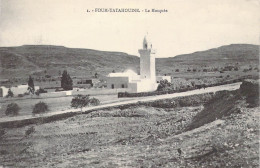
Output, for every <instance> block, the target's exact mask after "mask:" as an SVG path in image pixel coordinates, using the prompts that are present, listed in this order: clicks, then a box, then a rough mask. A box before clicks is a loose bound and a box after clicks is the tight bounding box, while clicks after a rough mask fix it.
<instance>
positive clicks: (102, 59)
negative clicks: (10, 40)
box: [0, 44, 259, 78]
mask: <svg viewBox="0 0 260 168" xmlns="http://www.w3.org/2000/svg"><path fill="white" fill-rule="evenodd" d="M248 60H253V61H258V60H259V47H258V46H257V45H251V44H231V45H227V46H222V47H219V48H214V49H210V50H206V51H200V52H195V53H191V54H184V55H178V56H176V57H170V58H158V59H156V62H157V63H156V66H157V68H158V69H161V70H162V71H163V70H164V69H169V68H172V67H173V66H176V65H177V64H178V63H179V62H185V64H188V65H190V64H192V63H194V62H196V61H197V62H199V61H208V62H209V63H210V61H215V62H216V61H220V62H223V61H236V62H247V61H248ZM64 69H67V70H68V72H69V73H70V74H71V75H72V76H89V77H90V76H93V74H94V73H96V72H97V73H98V74H101V75H107V74H108V73H110V72H112V71H113V70H115V71H123V70H125V69H133V70H135V71H136V72H139V57H137V56H134V55H128V54H126V53H123V52H108V51H97V50H91V49H77V48H67V47H63V46H52V45H24V46H19V47H0V78H10V77H28V75H29V74H31V75H44V74H46V73H47V74H50V75H52V76H58V74H59V71H63V70H64Z"/></svg>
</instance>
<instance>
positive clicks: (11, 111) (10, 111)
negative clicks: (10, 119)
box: [5, 103, 20, 116]
mask: <svg viewBox="0 0 260 168" xmlns="http://www.w3.org/2000/svg"><path fill="white" fill-rule="evenodd" d="M19 110H20V107H19V106H18V104H16V103H10V104H8V105H7V107H6V110H5V114H6V115H8V116H15V115H18V113H19Z"/></svg>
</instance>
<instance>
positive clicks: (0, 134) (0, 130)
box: [0, 128, 6, 140]
mask: <svg viewBox="0 0 260 168" xmlns="http://www.w3.org/2000/svg"><path fill="white" fill-rule="evenodd" d="M5 134H6V130H5V129H2V128H0V140H1V139H3V137H4V136H5Z"/></svg>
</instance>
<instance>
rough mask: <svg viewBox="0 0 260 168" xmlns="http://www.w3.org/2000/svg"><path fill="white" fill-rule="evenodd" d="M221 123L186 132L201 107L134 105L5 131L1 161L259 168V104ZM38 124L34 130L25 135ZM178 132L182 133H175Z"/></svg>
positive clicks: (20, 164) (26, 164)
mask: <svg viewBox="0 0 260 168" xmlns="http://www.w3.org/2000/svg"><path fill="white" fill-rule="evenodd" d="M237 107H239V108H240V112H238V113H233V114H231V115H229V116H226V117H224V118H222V120H223V121H224V122H223V123H222V124H217V125H214V126H212V127H208V126H207V125H206V126H204V127H199V128H196V131H191V132H185V129H186V128H187V127H188V126H189V125H190V124H192V122H193V118H194V116H196V115H197V114H198V113H199V112H201V111H203V110H205V109H204V107H203V106H195V107H175V108H156V107H151V106H143V105H139V106H135V107H132V108H127V109H118V108H117V109H110V110H102V111H98V112H95V113H90V114H85V115H78V116H75V117H71V118H69V119H66V120H62V121H56V122H53V123H47V124H41V125H30V126H26V127H22V128H14V129H6V130H5V131H6V134H5V135H4V136H3V137H2V139H1V141H0V165H3V166H7V167H29V166H30V167H258V164H259V163H258V160H259V150H258V149H259V141H258V139H259V129H258V128H259V127H258V119H259V109H260V108H259V107H256V108H247V107H246V105H245V102H244V101H242V100H241V101H240V102H239V103H238V104H237ZM31 127H34V129H35V132H33V133H31V134H30V135H28V136H25V134H26V131H27V130H28V129H29V128H31ZM177 134H178V135H177Z"/></svg>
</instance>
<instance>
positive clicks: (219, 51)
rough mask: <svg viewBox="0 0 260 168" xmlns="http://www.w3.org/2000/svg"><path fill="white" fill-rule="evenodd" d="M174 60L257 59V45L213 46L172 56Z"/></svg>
mask: <svg viewBox="0 0 260 168" xmlns="http://www.w3.org/2000/svg"><path fill="white" fill-rule="evenodd" d="M174 59H175V60H177V59H178V60H186V59H191V60H205V59H207V60H219V59H232V60H241V59H242V60H243V59H259V46H257V45H251V44H231V45H226V46H221V47H218V48H213V49H210V50H206V51H198V52H194V53H191V54H183V55H178V56H176V57H174Z"/></svg>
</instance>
